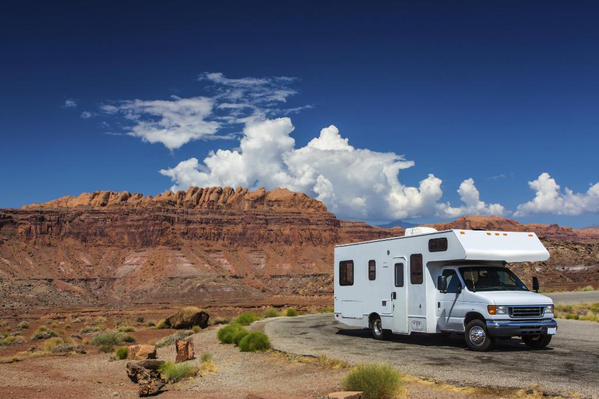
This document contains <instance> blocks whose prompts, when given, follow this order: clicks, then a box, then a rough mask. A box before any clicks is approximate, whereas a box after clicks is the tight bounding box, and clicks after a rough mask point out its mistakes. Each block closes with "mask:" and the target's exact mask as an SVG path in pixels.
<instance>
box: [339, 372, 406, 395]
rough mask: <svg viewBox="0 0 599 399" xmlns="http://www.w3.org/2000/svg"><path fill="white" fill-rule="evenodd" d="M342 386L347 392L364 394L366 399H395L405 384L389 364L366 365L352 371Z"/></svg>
mask: <svg viewBox="0 0 599 399" xmlns="http://www.w3.org/2000/svg"><path fill="white" fill-rule="evenodd" d="M342 385H343V389H345V390H347V391H362V392H364V398H365V399H394V398H396V397H397V395H398V394H399V391H400V390H401V388H402V385H403V382H402V380H401V375H400V374H399V373H398V372H397V370H395V369H394V368H393V367H391V366H389V365H387V364H365V365H360V366H357V367H355V368H354V369H353V370H352V371H350V373H349V374H348V375H347V376H346V377H345V379H344V380H343V384H342Z"/></svg>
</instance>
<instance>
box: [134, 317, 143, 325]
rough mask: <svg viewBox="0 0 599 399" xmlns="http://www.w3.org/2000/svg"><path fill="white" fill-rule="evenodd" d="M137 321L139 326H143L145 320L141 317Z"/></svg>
mask: <svg viewBox="0 0 599 399" xmlns="http://www.w3.org/2000/svg"><path fill="white" fill-rule="evenodd" d="M135 321H136V322H138V323H139V324H143V322H144V321H145V319H144V318H143V317H142V316H139V317H138V318H137V319H135Z"/></svg>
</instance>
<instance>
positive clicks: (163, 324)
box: [156, 319, 169, 330]
mask: <svg viewBox="0 0 599 399" xmlns="http://www.w3.org/2000/svg"><path fill="white" fill-rule="evenodd" d="M156 328H157V329H159V330H162V329H165V328H169V325H168V324H167V323H166V320H164V319H163V320H160V321H159V322H158V324H156Z"/></svg>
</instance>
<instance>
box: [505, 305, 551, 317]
mask: <svg viewBox="0 0 599 399" xmlns="http://www.w3.org/2000/svg"><path fill="white" fill-rule="evenodd" d="M543 311H544V308H543V306H510V317H540V316H543Z"/></svg>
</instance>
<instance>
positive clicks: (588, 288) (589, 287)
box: [580, 285, 595, 291]
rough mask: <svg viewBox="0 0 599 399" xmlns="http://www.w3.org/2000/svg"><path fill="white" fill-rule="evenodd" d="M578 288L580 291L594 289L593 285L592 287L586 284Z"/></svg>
mask: <svg viewBox="0 0 599 399" xmlns="http://www.w3.org/2000/svg"><path fill="white" fill-rule="evenodd" d="M580 290H581V291H595V287H593V286H592V285H587V286H586V287H582V288H581V289H580Z"/></svg>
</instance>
